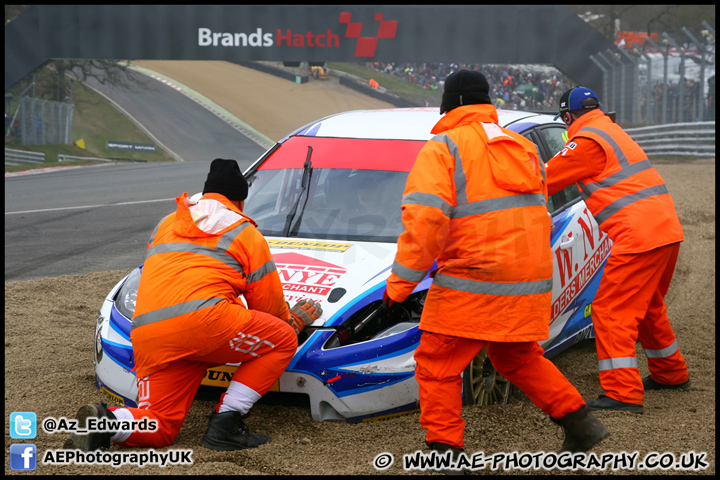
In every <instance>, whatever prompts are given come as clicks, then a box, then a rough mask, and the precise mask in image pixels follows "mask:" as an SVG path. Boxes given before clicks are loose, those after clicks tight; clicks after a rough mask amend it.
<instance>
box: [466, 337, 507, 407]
mask: <svg viewBox="0 0 720 480" xmlns="http://www.w3.org/2000/svg"><path fill="white" fill-rule="evenodd" d="M511 393H512V383H510V381H509V380H508V379H507V378H505V377H503V376H502V375H500V373H499V372H498V371H497V370H495V367H493V364H492V363H491V362H490V358H489V357H488V352H487V347H483V349H482V350H480V353H478V354H477V356H475V358H474V359H473V361H472V362H470V365H468V366H467V368H466V369H465V371H464V372H463V405H481V406H482V405H496V404H505V403H510V394H511Z"/></svg>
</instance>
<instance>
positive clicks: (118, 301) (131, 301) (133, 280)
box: [115, 267, 142, 319]
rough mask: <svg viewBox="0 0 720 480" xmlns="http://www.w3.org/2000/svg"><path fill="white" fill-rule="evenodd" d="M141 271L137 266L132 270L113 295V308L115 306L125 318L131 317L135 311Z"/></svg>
mask: <svg viewBox="0 0 720 480" xmlns="http://www.w3.org/2000/svg"><path fill="white" fill-rule="evenodd" d="M141 272H142V270H141V269H140V268H139V267H138V268H136V269H135V270H133V271H132V273H131V274H130V275H128V278H127V280H125V283H124V284H123V286H122V287H121V288H120V291H118V294H117V296H116V297H115V308H117V310H118V312H120V313H122V314H123V315H124V316H125V318H129V319H132V318H133V314H134V313H135V302H136V301H137V291H138V286H139V285H140V273H141Z"/></svg>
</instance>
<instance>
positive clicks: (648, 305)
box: [547, 109, 689, 405]
mask: <svg viewBox="0 0 720 480" xmlns="http://www.w3.org/2000/svg"><path fill="white" fill-rule="evenodd" d="M568 133H569V135H570V140H569V141H568V143H567V144H566V146H565V148H564V149H563V150H561V151H560V152H558V153H557V154H556V155H555V157H553V158H552V159H551V160H550V162H549V163H548V168H547V179H548V193H549V194H550V195H553V194H554V193H556V192H558V191H560V190H562V189H563V188H565V187H567V186H568V185H571V184H572V183H577V185H578V187H579V188H580V192H581V195H582V197H583V199H584V200H585V203H586V204H587V206H588V208H589V209H590V211H591V212H592V214H593V216H594V217H595V219H596V220H597V223H598V225H599V226H600V229H601V230H602V231H604V232H606V233H607V234H608V236H609V237H610V239H612V241H613V246H612V250H611V253H610V257H609V258H608V260H607V264H606V265H605V268H604V271H603V276H602V280H601V282H600V286H599V288H598V291H597V294H596V296H595V299H594V300H593V303H592V320H593V326H594V328H595V337H596V338H595V341H596V345H597V354H598V367H599V370H600V383H601V385H602V387H603V389H604V390H605V391H606V393H605V394H606V395H607V396H608V397H610V398H612V399H614V400H617V401H620V402H624V403H630V404H637V405H642V403H643V396H644V389H643V383H642V379H641V377H640V372H639V370H638V362H637V357H636V354H635V344H636V342H637V341H638V340H640V344H641V345H642V347H643V349H644V350H645V354H646V355H647V358H648V367H649V369H650V373H651V377H652V379H653V380H655V381H656V382H658V383H661V384H665V385H677V384H681V383H684V382H687V381H688V379H689V377H688V373H687V365H686V364H685V360H684V359H683V356H682V354H681V353H680V349H679V347H678V343H677V339H676V337H675V334H674V332H673V329H672V327H671V325H670V321H669V319H668V316H667V312H666V307H665V301H664V298H665V295H666V294H667V291H668V288H669V286H670V281H671V280H672V276H673V272H674V270H675V263H676V261H677V257H678V252H679V249H680V242H682V241H683V230H682V227H681V226H680V221H679V219H678V216H677V212H676V210H675V204H674V203H673V200H672V197H671V196H670V194H669V193H668V191H667V187H666V186H665V182H664V180H663V179H662V177H661V176H660V174H659V173H658V172H657V171H656V170H655V168H653V166H652V165H651V164H650V161H649V160H648V159H647V155H646V154H645V152H644V151H643V150H642V148H640V146H639V145H638V144H637V143H636V142H635V141H633V140H632V138H630V136H629V135H628V134H627V133H625V132H624V131H623V130H622V128H621V127H619V126H618V125H616V124H615V123H613V122H612V120H610V118H608V117H607V116H606V115H605V114H604V113H603V112H601V111H600V110H599V109H598V110H594V111H590V112H588V113H586V114H584V115H582V116H581V117H579V118H578V119H576V120H575V121H574V122H573V123H572V124H571V125H570V127H569V129H568Z"/></svg>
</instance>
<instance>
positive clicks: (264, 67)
mask: <svg viewBox="0 0 720 480" xmlns="http://www.w3.org/2000/svg"><path fill="white" fill-rule="evenodd" d="M232 63H236V64H238V65H240V66H242V67H246V68H252V69H253V70H258V71H260V72H263V73H269V74H270V75H275V76H276V77H280V78H284V79H285V80H290V81H293V82H297V83H307V82H308V81H309V80H310V77H309V76H308V75H297V74H295V73H292V72H290V71H288V70H284V69H282V68H278V67H274V66H272V65H269V64H267V63H260V62H251V61H247V60H234V61H233V62H232ZM298 80H299V82H298Z"/></svg>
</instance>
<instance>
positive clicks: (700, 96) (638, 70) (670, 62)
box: [590, 22, 715, 126]
mask: <svg viewBox="0 0 720 480" xmlns="http://www.w3.org/2000/svg"><path fill="white" fill-rule="evenodd" d="M702 28H703V30H702V35H700V37H701V38H700V39H698V38H696V36H695V35H693V34H692V33H691V32H690V31H689V30H688V29H687V28H685V27H683V28H682V29H681V31H679V32H675V33H674V34H672V35H671V34H668V33H663V34H661V35H659V36H657V37H656V38H657V40H653V38H651V37H649V36H648V37H647V38H646V39H645V41H644V43H643V45H642V46H640V45H638V44H637V43H635V42H632V43H631V44H630V45H623V46H618V47H617V48H615V49H607V50H606V51H604V52H596V53H595V54H593V55H590V59H591V60H592V61H593V62H594V63H595V64H596V65H597V66H598V67H599V68H600V69H601V70H602V72H603V91H602V92H597V94H598V95H599V96H601V99H600V101H601V103H603V104H604V108H603V109H604V110H612V111H615V112H616V114H617V121H618V123H619V124H621V125H624V126H630V125H633V126H637V125H661V124H668V123H685V122H704V121H714V120H715V30H714V29H713V28H712V27H710V25H708V24H707V23H706V22H702Z"/></svg>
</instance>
